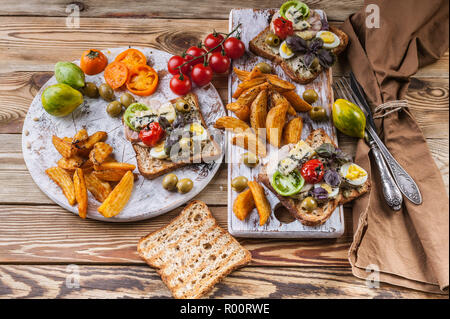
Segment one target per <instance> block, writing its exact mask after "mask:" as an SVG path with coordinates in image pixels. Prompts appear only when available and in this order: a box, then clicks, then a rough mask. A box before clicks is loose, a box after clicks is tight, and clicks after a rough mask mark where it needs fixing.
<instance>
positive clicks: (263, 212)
mask: <svg viewBox="0 0 450 319" xmlns="http://www.w3.org/2000/svg"><path fill="white" fill-rule="evenodd" d="M248 187H249V188H250V191H251V192H252V195H253V200H254V202H255V206H256V210H257V211H258V215H259V225H260V226H262V225H264V224H265V223H266V222H267V220H268V219H269V217H270V214H271V213H272V208H271V207H270V203H269V201H268V200H267V197H266V194H265V193H264V188H263V187H262V186H261V185H260V184H259V183H258V182H253V181H250V182H248Z"/></svg>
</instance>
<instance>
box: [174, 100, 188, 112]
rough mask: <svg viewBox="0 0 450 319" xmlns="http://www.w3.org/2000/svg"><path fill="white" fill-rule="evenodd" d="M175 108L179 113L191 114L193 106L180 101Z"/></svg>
mask: <svg viewBox="0 0 450 319" xmlns="http://www.w3.org/2000/svg"><path fill="white" fill-rule="evenodd" d="M175 108H176V110H177V111H178V112H184V113H186V112H189V111H190V110H191V106H190V105H189V103H187V102H186V101H185V100H178V101H177V102H176V103H175Z"/></svg>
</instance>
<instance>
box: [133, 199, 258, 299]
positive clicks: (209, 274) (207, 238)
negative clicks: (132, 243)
mask: <svg viewBox="0 0 450 319" xmlns="http://www.w3.org/2000/svg"><path fill="white" fill-rule="evenodd" d="M137 250H138V253H139V256H141V258H143V259H144V260H145V261H146V263H147V264H148V265H150V266H151V267H154V268H156V269H157V272H158V273H159V274H160V275H161V279H162V280H163V281H164V283H165V284H166V285H167V287H168V288H169V290H170V291H171V292H172V295H173V296H174V297H175V298H177V299H186V298H200V297H202V296H204V295H205V294H206V293H207V292H208V291H209V290H211V289H212V288H213V287H214V285H215V284H216V283H218V282H219V281H220V280H221V279H222V278H224V277H225V276H226V275H228V274H229V273H231V272H232V271H233V270H235V269H237V268H239V267H242V266H244V265H246V264H248V263H249V262H250V260H251V254H250V252H249V251H248V250H246V249H245V248H243V247H242V246H241V245H240V244H239V242H238V241H237V240H236V239H234V238H233V237H232V236H231V235H230V234H229V233H228V232H226V231H225V230H223V229H222V228H221V227H220V226H219V225H218V224H217V222H216V220H215V218H214V217H213V216H212V214H211V212H210V211H209V209H208V206H206V204H205V203H203V202H201V201H192V202H191V203H189V204H188V205H187V206H186V208H185V209H184V210H183V211H182V212H181V213H180V215H179V216H178V217H176V218H175V219H174V220H172V222H171V223H170V224H169V225H167V226H165V227H163V228H161V229H160V230H157V231H155V232H153V233H151V234H148V235H147V236H145V237H143V238H141V240H140V241H139V243H138V247H137Z"/></svg>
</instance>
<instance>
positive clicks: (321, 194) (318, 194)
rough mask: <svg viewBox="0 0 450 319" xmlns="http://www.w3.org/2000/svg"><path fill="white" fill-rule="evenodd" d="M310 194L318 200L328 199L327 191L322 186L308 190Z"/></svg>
mask: <svg viewBox="0 0 450 319" xmlns="http://www.w3.org/2000/svg"><path fill="white" fill-rule="evenodd" d="M310 194H311V196H313V197H314V198H315V199H317V200H319V201H321V200H327V199H328V192H327V190H326V189H324V188H322V187H314V188H313V189H312V190H310Z"/></svg>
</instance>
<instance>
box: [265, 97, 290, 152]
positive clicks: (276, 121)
mask: <svg viewBox="0 0 450 319" xmlns="http://www.w3.org/2000/svg"><path fill="white" fill-rule="evenodd" d="M287 109H288V106H287V104H285V103H281V104H278V105H276V106H275V107H273V108H271V109H270V110H269V113H267V118H266V130H267V140H268V141H269V143H270V144H272V145H273V146H275V147H280V146H281V138H282V134H283V127H284V124H285V122H286V113H287Z"/></svg>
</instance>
